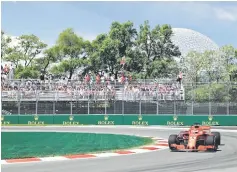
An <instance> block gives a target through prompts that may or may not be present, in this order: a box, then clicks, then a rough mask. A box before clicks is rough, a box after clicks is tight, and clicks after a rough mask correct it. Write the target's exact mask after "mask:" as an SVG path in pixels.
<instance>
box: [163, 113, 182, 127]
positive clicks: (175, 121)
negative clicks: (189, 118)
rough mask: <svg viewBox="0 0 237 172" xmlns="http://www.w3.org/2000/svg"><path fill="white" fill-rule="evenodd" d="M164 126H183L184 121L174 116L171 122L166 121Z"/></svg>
mask: <svg viewBox="0 0 237 172" xmlns="http://www.w3.org/2000/svg"><path fill="white" fill-rule="evenodd" d="M166 125H169V126H183V125H184V121H182V120H180V119H179V116H177V115H174V116H173V117H172V120H168V121H167V123H166Z"/></svg>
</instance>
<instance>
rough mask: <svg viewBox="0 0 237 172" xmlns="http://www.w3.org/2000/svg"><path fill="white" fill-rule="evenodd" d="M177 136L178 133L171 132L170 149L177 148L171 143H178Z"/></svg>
mask: <svg viewBox="0 0 237 172" xmlns="http://www.w3.org/2000/svg"><path fill="white" fill-rule="evenodd" d="M177 137H178V135H177V134H171V135H170V136H169V139H168V144H169V148H170V150H176V148H174V147H172V146H171V145H172V144H177Z"/></svg>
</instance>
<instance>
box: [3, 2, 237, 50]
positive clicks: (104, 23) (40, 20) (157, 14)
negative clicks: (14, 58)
mask: <svg viewBox="0 0 237 172" xmlns="http://www.w3.org/2000/svg"><path fill="white" fill-rule="evenodd" d="M1 8H2V9H1V10H2V20H1V22H2V23H1V24H2V30H4V31H5V32H6V33H7V34H8V35H12V36H20V35H23V34H34V35H36V36H38V37H39V38H40V39H41V40H42V41H44V42H45V43H47V44H48V45H49V46H50V45H53V44H55V42H56V40H57V37H58V35H59V33H60V32H62V31H63V30H64V29H66V28H73V29H74V31H75V32H76V33H77V34H78V35H80V36H82V37H83V38H84V39H88V40H93V39H94V38H95V37H96V36H97V35H98V34H101V33H106V32H108V31H109V29H110V25H111V23H112V22H113V21H119V22H126V21H128V20H129V21H132V22H133V23H134V26H135V27H136V28H139V25H141V24H143V22H144V21H145V20H149V22H150V24H151V26H152V27H154V26H155V25H157V24H160V25H162V24H170V25H171V26H172V27H173V28H188V29H192V30H195V31H198V32H200V33H202V34H204V35H206V36H208V37H209V38H210V39H212V40H213V41H214V42H215V43H217V44H218V45H219V46H223V45H233V46H234V47H236V48H237V2H227V1H223V2H192V1H190V2H159V1H157V2H138V1H137V2H132V1H131V2H122V1H121V2H113V1H110V2H106V1H105V2H80V1H77V2H75V1H71V2H70V1H69V2H66V1H64V2H63V1H61V2H60V1H58V2H56V1H55V2H53V1H48V2H47V1H41V2H37V1H36V2H33V1H32V2H30V1H25V2H16V1H15V2H2V5H1Z"/></svg>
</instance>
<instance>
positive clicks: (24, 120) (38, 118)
mask: <svg viewBox="0 0 237 172" xmlns="http://www.w3.org/2000/svg"><path fill="white" fill-rule="evenodd" d="M19 124H26V125H46V124H53V115H21V116H19Z"/></svg>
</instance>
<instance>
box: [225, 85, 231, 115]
mask: <svg viewBox="0 0 237 172" xmlns="http://www.w3.org/2000/svg"><path fill="white" fill-rule="evenodd" d="M230 84H231V83H230ZM227 89H228V90H227V95H228V96H227V107H226V108H227V109H226V112H227V115H230V104H229V103H230V95H229V92H230V87H229V84H227Z"/></svg>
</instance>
